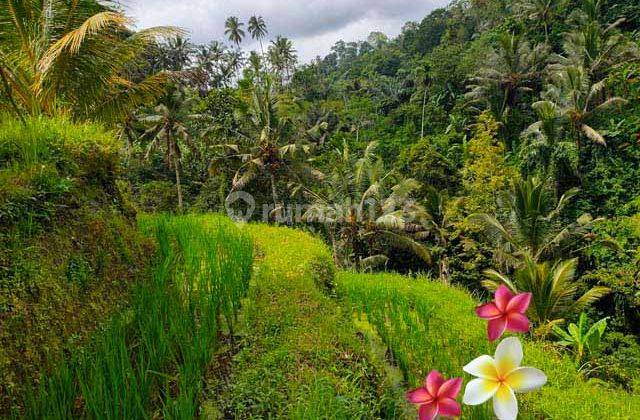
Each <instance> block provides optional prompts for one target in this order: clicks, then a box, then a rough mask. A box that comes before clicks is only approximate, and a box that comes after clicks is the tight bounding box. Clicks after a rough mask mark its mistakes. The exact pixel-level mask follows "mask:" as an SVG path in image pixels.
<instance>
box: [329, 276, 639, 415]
mask: <svg viewBox="0 0 640 420" xmlns="http://www.w3.org/2000/svg"><path fill="white" fill-rule="evenodd" d="M338 293H339V294H340V295H341V296H342V297H343V298H344V302H345V304H347V305H349V306H350V307H351V308H352V309H353V310H354V312H355V313H358V314H363V313H366V314H367V316H366V321H367V322H368V323H370V324H372V325H375V326H376V327H377V329H378V331H379V332H380V334H381V336H382V337H383V339H384V340H385V342H386V343H387V344H388V345H389V346H390V347H391V349H392V351H393V352H394V355H395V357H396V359H397V361H398V364H399V365H400V367H401V368H402V370H403V371H405V373H406V375H407V377H408V379H409V382H411V383H412V384H413V385H418V384H420V383H421V381H422V378H423V377H424V375H425V374H426V373H427V372H428V371H429V370H430V369H432V368H433V369H439V370H441V371H443V372H446V373H447V374H448V375H459V374H461V373H462V366H464V365H465V364H466V363H467V362H469V361H470V360H472V359H473V358H475V357H477V356H479V355H481V354H493V351H494V350H495V345H490V344H489V343H488V341H487V339H486V333H485V328H486V324H485V322H484V321H482V320H480V319H479V318H477V317H476V316H475V314H474V311H473V309H474V307H475V306H476V305H477V302H476V301H475V300H474V299H473V298H472V297H471V296H470V295H469V294H468V293H467V292H466V291H464V290H461V289H456V288H451V287H447V286H444V285H442V284H440V283H436V282H432V281H428V280H427V279H418V280H415V279H408V278H407V277H403V276H399V275H392V274H376V275H363V274H355V273H341V274H340V275H339V276H338ZM359 317H360V319H361V320H362V319H365V317H364V316H362V315H359ZM524 355H525V358H524V364H525V365H529V366H535V367H538V368H540V369H542V370H543V371H544V372H545V373H546V374H547V375H548V377H549V382H548V384H547V385H546V386H545V387H544V388H543V389H542V390H541V391H538V392H535V393H531V394H527V395H521V396H519V401H520V405H521V418H540V417H541V416H542V417H544V418H553V419H578V418H583V419H592V418H607V419H634V418H638V415H639V413H640V396H633V395H630V394H628V393H625V392H623V391H617V390H609V389H606V388H604V387H602V386H598V385H596V384H592V383H587V382H585V381H584V380H582V379H580V378H579V376H578V374H577V372H576V370H575V368H574V366H573V364H572V362H571V361H570V360H568V359H566V358H562V357H561V356H560V355H559V354H558V353H557V352H556V351H555V350H554V349H553V348H551V347H550V346H547V348H546V349H545V345H544V344H542V343H534V342H527V343H525V348H524ZM469 379H471V378H470V376H469V375H466V376H465V383H466V381H467V380H469ZM463 413H464V414H465V415H464V416H463V417H466V418H474V419H479V418H491V417H490V408H489V407H488V404H487V405H485V406H484V407H480V408H470V407H463Z"/></svg>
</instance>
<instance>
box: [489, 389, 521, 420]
mask: <svg viewBox="0 0 640 420" xmlns="http://www.w3.org/2000/svg"><path fill="white" fill-rule="evenodd" d="M493 412H494V413H495V415H496V417H498V419H500V420H516V419H517V418H518V400H516V396H515V394H514V393H513V390H512V389H511V388H509V386H507V385H504V384H503V385H500V388H499V389H498V391H497V392H496V394H495V395H494V396H493Z"/></svg>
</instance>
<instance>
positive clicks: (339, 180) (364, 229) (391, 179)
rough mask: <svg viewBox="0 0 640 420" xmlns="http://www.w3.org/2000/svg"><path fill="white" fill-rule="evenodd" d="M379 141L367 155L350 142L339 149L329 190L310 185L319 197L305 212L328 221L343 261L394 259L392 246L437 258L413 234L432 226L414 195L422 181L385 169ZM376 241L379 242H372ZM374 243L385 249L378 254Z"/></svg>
mask: <svg viewBox="0 0 640 420" xmlns="http://www.w3.org/2000/svg"><path fill="white" fill-rule="evenodd" d="M376 147H377V144H376V143H375V142H371V143H369V144H368V145H367V147H366V149H365V150H364V151H363V153H362V155H361V156H354V155H353V154H352V153H351V151H350V149H349V146H348V145H347V144H346V142H345V143H344V144H343V147H342V149H336V150H334V156H335V160H334V164H333V165H332V166H333V168H332V172H331V173H330V174H329V176H328V179H327V182H326V185H327V191H326V196H323V195H322V194H318V193H315V192H311V191H307V193H308V195H310V196H311V197H312V200H313V201H312V204H311V206H310V207H309V209H308V210H307V212H306V213H305V214H304V215H303V218H304V220H306V221H307V222H309V223H320V224H322V225H324V226H325V227H327V230H328V233H329V236H330V238H331V241H332V244H333V249H334V257H335V258H336V262H337V263H338V264H340V265H347V266H349V265H353V264H355V265H356V266H359V267H360V268H371V267H372V266H373V265H378V264H380V263H384V262H386V261H387V260H388V257H387V255H386V253H387V250H388V249H387V247H388V248H392V249H396V250H404V251H409V252H411V253H413V254H415V255H416V256H418V257H419V258H421V259H422V260H423V261H424V262H425V263H426V264H431V254H430V252H429V250H428V248H427V247H426V246H425V245H423V244H421V243H420V242H418V241H417V240H415V239H414V238H413V237H412V236H413V234H414V233H415V232H420V231H424V230H426V226H425V225H426V223H427V220H428V219H429V215H428V214H427V212H426V210H425V209H424V208H423V207H422V206H420V205H419V204H417V203H416V202H415V201H414V200H412V199H411V196H412V194H413V193H415V192H416V191H417V190H418V189H420V187H421V185H420V183H418V182H417V181H415V180H413V179H404V180H402V179H398V178H397V177H396V176H395V174H394V173H393V172H389V171H385V170H384V165H383V162H382V159H381V158H380V157H379V156H377V155H376V154H375V148H376ZM374 242H375V243H376V244H377V245H376V246H371V245H372V243H374ZM372 249H378V250H379V251H380V252H377V253H375V254H373V255H372V253H371V251H372ZM354 260H355V261H354Z"/></svg>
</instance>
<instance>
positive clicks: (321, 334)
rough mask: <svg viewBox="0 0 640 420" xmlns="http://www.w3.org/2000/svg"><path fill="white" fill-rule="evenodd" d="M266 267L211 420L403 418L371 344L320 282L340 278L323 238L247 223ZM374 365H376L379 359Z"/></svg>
mask: <svg viewBox="0 0 640 420" xmlns="http://www.w3.org/2000/svg"><path fill="white" fill-rule="evenodd" d="M247 229H248V231H249V232H250V234H251V236H252V237H253V238H254V241H255V242H256V245H257V250H258V255H259V262H258V263H257V264H256V266H255V268H254V281H253V284H252V286H251V288H250V291H249V299H247V302H246V303H245V304H244V305H245V308H244V314H243V324H244V327H241V328H240V330H241V331H239V333H240V334H241V335H242V339H241V341H240V346H241V349H240V350H239V352H238V353H237V354H236V355H235V356H234V357H233V361H232V362H231V366H230V370H231V372H232V373H231V376H230V377H229V378H228V381H227V383H226V384H224V385H220V384H218V386H217V388H216V387H215V386H213V387H212V388H215V389H212V391H211V392H212V398H211V400H210V401H208V402H207V403H205V407H207V408H205V417H216V416H220V415H226V416H227V417H229V416H230V417H236V418H237V417H241V418H245V417H250V416H253V417H263V418H274V417H278V418H282V417H285V418H329V417H330V418H345V419H346V418H349V419H353V418H375V417H385V418H393V417H397V415H396V414H395V410H396V408H395V407H396V401H397V400H398V398H397V395H396V396H395V397H392V396H391V395H390V393H389V391H388V389H390V388H389V387H388V386H387V385H388V383H387V379H386V378H387V376H386V375H385V373H384V370H383V366H381V365H382V364H381V363H376V362H375V360H376V358H375V357H372V354H371V351H370V347H369V346H368V345H367V344H366V343H365V340H364V339H363V338H358V336H359V334H357V331H356V329H355V327H354V326H353V323H352V322H351V321H350V319H349V318H348V316H347V315H345V314H344V313H342V312H341V310H340V308H339V306H338V305H337V304H336V302H335V301H334V300H332V299H331V298H329V297H327V296H326V295H325V294H323V293H322V292H321V291H320V289H319V288H318V287H317V284H318V283H320V282H322V281H324V282H326V283H329V282H331V281H332V276H333V268H332V267H333V262H332V259H331V255H330V253H329V251H328V250H327V249H326V247H325V246H324V245H323V244H322V242H321V241H319V240H316V239H314V238H311V237H310V236H309V235H307V234H304V233H302V232H299V231H295V230H290V229H283V228H274V227H267V226H262V225H251V226H247ZM372 360H374V361H372Z"/></svg>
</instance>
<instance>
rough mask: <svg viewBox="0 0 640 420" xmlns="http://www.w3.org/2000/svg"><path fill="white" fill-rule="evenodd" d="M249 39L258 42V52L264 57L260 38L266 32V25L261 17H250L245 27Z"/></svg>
mask: <svg viewBox="0 0 640 420" xmlns="http://www.w3.org/2000/svg"><path fill="white" fill-rule="evenodd" d="M247 29H248V30H249V33H250V34H251V38H253V39H257V40H258V41H259V42H260V52H261V53H262V55H264V49H263V47H262V38H264V37H265V36H266V35H267V34H268V32H267V24H266V23H264V19H263V18H262V16H251V18H250V19H249V26H248V27H247Z"/></svg>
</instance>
